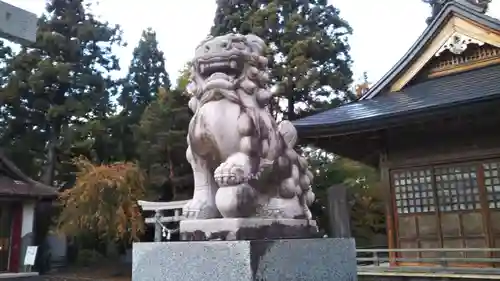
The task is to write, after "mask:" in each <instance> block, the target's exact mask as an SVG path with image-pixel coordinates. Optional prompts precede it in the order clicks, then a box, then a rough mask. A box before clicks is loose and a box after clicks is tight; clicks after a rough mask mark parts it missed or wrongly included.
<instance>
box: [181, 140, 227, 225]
mask: <svg viewBox="0 0 500 281" xmlns="http://www.w3.org/2000/svg"><path fill="white" fill-rule="evenodd" d="M186 158H187V160H188V161H189V163H190V164H191V168H192V169H193V178H194V193H193V199H191V200H190V201H189V202H188V203H187V204H186V205H185V206H184V208H183V214H184V216H185V217H186V218H187V219H213V218H220V217H221V215H220V213H219V211H218V209H217V206H216V205H215V193H216V192H217V189H218V185H217V183H216V182H215V180H214V177H213V176H212V173H211V172H210V169H209V166H208V164H207V162H206V161H205V159H202V158H201V157H198V156H197V155H196V154H193V151H192V149H191V146H188V149H187V151H186Z"/></svg>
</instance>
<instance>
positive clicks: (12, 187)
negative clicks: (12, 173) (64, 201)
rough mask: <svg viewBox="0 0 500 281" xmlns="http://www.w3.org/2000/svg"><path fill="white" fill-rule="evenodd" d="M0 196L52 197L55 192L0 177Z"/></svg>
mask: <svg viewBox="0 0 500 281" xmlns="http://www.w3.org/2000/svg"><path fill="white" fill-rule="evenodd" d="M0 196H23V197H24V196H28V197H47V196H49V197H53V196H56V190H55V189H54V188H50V187H46V186H44V185H41V184H30V183H26V182H24V181H19V180H14V179H12V178H10V177H6V176H0Z"/></svg>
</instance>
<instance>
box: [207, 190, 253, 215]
mask: <svg viewBox="0 0 500 281" xmlns="http://www.w3.org/2000/svg"><path fill="white" fill-rule="evenodd" d="M256 195H257V194H256V191H255V189H254V188H253V187H251V186H250V185H249V184H248V183H242V184H239V185H235V186H225V187H220V188H219V189H218V190H217V193H216V194H215V204H216V206H217V208H218V209H219V212H220V213H221V215H222V216H223V217H224V218H241V217H250V216H252V215H254V213H255V210H256Z"/></svg>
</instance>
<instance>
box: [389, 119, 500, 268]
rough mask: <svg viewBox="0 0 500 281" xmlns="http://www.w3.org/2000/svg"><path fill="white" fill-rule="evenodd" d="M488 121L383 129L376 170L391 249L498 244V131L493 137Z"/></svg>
mask: <svg viewBox="0 0 500 281" xmlns="http://www.w3.org/2000/svg"><path fill="white" fill-rule="evenodd" d="M490 121H491V120H490ZM494 124H497V123H495V122H483V123H480V124H479V123H476V122H472V123H466V124H465V123H458V124H457V123H454V124H453V125H454V126H443V127H437V126H436V127H425V130H422V129H420V130H418V131H417V130H415V128H413V129H405V130H398V131H396V130H394V131H387V132H385V148H384V150H382V152H381V157H380V169H381V175H382V181H383V186H384V187H385V188H386V191H387V194H388V197H387V202H388V203H389V204H387V205H388V207H387V208H388V209H387V214H388V217H387V218H388V235H389V246H390V247H391V248H494V247H500V223H498V222H500V137H499V136H495V135H496V128H494V126H492V125H494ZM494 222H497V223H494ZM491 255H492V254H491V253H489V252H483V253H467V254H466V253H463V252H456V253H448V254H447V256H449V257H487V256H491ZM393 256H394V255H393ZM401 257H403V258H405V257H408V258H409V257H422V258H424V257H438V256H436V254H435V253H434V254H433V253H427V254H425V253H412V254H404V255H402V256H401ZM480 265H481V266H482V265H484V264H480ZM471 266H478V264H471ZM486 266H489V265H486Z"/></svg>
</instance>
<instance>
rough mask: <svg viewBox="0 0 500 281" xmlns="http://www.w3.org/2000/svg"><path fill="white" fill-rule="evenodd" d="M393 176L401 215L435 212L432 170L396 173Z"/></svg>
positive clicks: (398, 209)
mask: <svg viewBox="0 0 500 281" xmlns="http://www.w3.org/2000/svg"><path fill="white" fill-rule="evenodd" d="M392 176H393V182H394V191H395V197H396V198H395V199H396V208H397V211H398V213H399V214H410V213H422V212H424V213H425V212H434V211H435V200H434V193H433V190H432V172H431V170H430V169H421V170H412V171H401V172H394V173H393V174H392Z"/></svg>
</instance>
